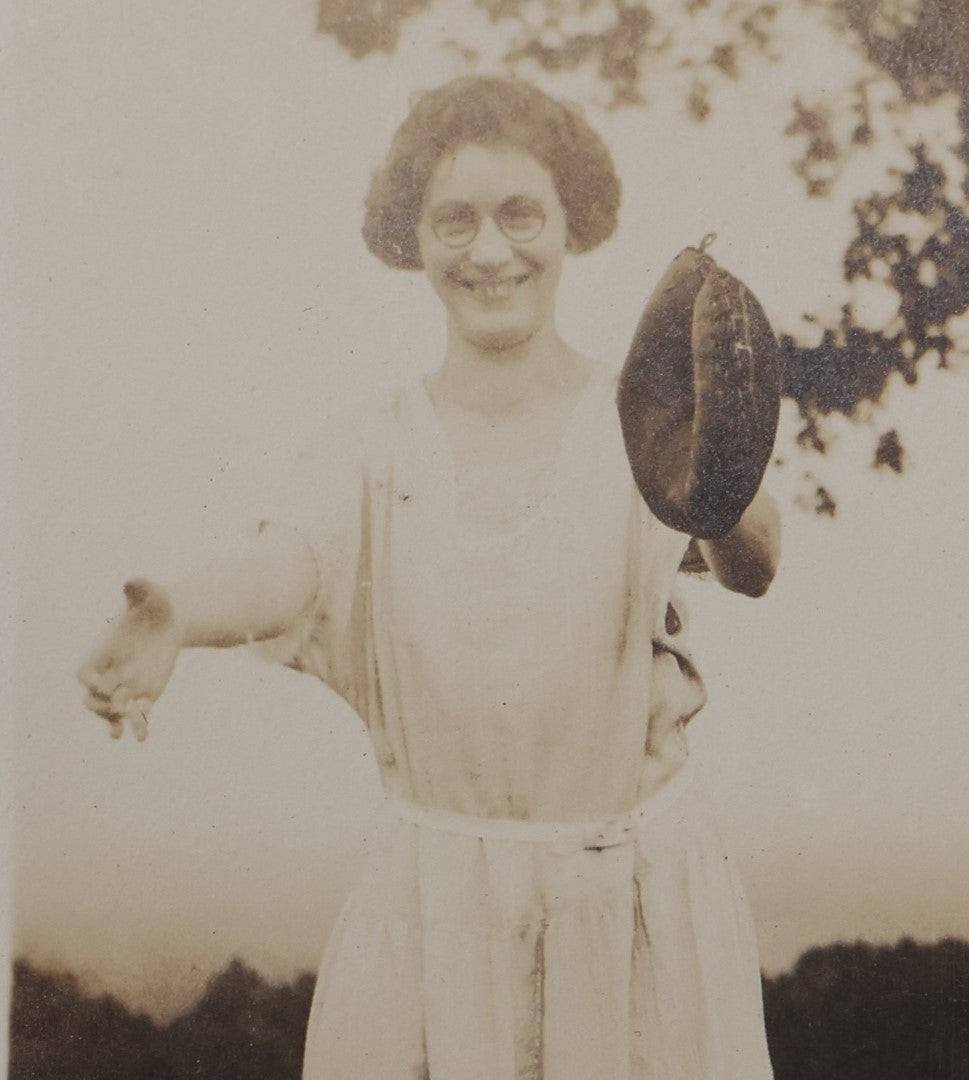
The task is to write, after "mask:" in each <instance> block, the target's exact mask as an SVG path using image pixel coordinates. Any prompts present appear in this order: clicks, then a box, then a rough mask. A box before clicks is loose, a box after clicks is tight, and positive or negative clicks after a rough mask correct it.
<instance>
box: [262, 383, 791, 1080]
mask: <svg viewBox="0 0 969 1080" xmlns="http://www.w3.org/2000/svg"><path fill="white" fill-rule="evenodd" d="M614 397H615V383H614V380H612V379H611V378H610V377H609V376H608V375H604V374H597V375H596V376H595V377H594V378H593V379H592V380H591V381H590V384H589V386H588V388H587V389H586V391H585V392H584V394H583V395H582V397H581V399H580V400H579V402H578V404H577V405H576V406H575V408H574V411H573V414H572V416H571V419H570V423H569V426H568V429H567V432H566V435H565V438H564V439H563V441H562V444H561V446H560V447H559V452H558V456H557V464H556V467H555V469H554V474H553V475H552V476H550V477H549V495H548V497H547V498H545V499H543V500H541V501H540V502H539V503H538V504H537V505H536V506H535V507H534V508H533V509H532V510H531V511H530V512H529V513H528V514H525V515H518V516H516V517H515V519H514V520H513V521H503V522H499V523H494V526H493V527H490V528H489V527H482V522H481V520H480V517H479V516H476V517H474V518H471V517H469V516H468V515H466V514H465V513H464V509H463V507H464V504H463V500H462V499H461V498H459V484H458V480H457V477H456V475H455V473H456V470H455V463H454V460H453V456H452V455H451V452H450V447H449V444H448V441H447V438H446V436H445V433H444V431H443V429H442V427H441V425H440V423H439V422H438V419H437V416H436V413H435V411H434V407H433V405H432V403H431V401H430V398H429V396H428V394H427V392H426V389H425V387H424V386H423V385H422V384H418V385H416V386H413V387H410V388H408V389H406V390H403V391H401V392H399V393H398V394H396V395H394V396H393V398H392V399H391V400H390V401H389V402H388V403H387V404H386V406H384V407H382V408H380V409H377V410H375V411H374V412H373V413H372V414H371V416H370V417H369V419H368V420H367V421H365V422H359V421H358V422H357V423H356V424H355V427H356V429H357V434H358V435H359V438H356V439H347V440H346V441H345V442H344V443H342V444H341V445H340V446H339V447H338V448H337V449H336V450H335V451H334V450H330V451H322V452H321V453H320V455H319V465H318V468H317V469H316V471H314V470H313V469H312V468H311V469H310V471H309V473H308V474H306V476H305V477H304V479H303V481H302V483H301V484H299V485H297V488H296V490H295V492H294V496H293V498H292V500H291V501H290V503H289V505H290V507H291V508H292V512H291V513H290V514H284V516H286V517H288V520H289V521H290V523H291V524H293V525H295V526H296V527H297V528H299V529H300V530H301V531H302V532H303V534H304V535H305V536H306V537H307V539H309V541H310V542H311V543H312V544H313V547H314V550H315V551H316V552H317V559H318V562H319V565H320V567H321V576H320V589H319V595H318V598H317V603H316V605H315V607H314V609H313V610H312V611H309V612H307V616H306V619H305V620H304V622H303V623H302V625H301V626H300V627H298V628H296V629H295V630H294V633H293V634H292V635H290V636H289V638H288V639H284V640H281V641H277V642H276V643H274V645H273V647H272V648H273V650H274V655H275V656H276V658H277V659H279V660H281V661H282V662H284V663H289V664H291V665H292V666H295V667H298V668H300V669H302V670H306V671H310V672H312V673H314V674H316V675H317V676H319V677H320V678H321V679H323V680H324V681H325V682H326V683H327V684H328V685H329V686H331V687H332V688H333V689H335V690H336V691H337V692H338V693H339V694H341V695H342V696H343V697H344V698H345V699H346V700H347V701H348V702H349V703H350V704H351V706H352V707H353V708H354V709H355V710H356V711H357V713H358V714H359V715H360V716H361V718H362V720H363V721H364V723H365V724H366V726H367V729H368V732H369V735H370V739H371V741H372V743H373V746H374V748H375V752H376V757H377V760H378V763H379V766H380V771H381V778H382V782H383V785H384V788H385V790H386V792H387V793H388V797H389V798H388V805H389V807H390V808H391V812H389V813H388V818H389V820H388V824H387V829H386V841H385V843H384V845H383V846H382V848H381V850H380V851H379V852H378V853H377V854H376V856H375V858H374V860H373V865H372V866H371V867H370V869H369V871H368V873H367V874H366V875H365V876H364V878H363V880H362V881H361V882H360V884H359V885H358V886H357V887H356V889H355V890H354V892H353V894H352V896H351V898H350V900H349V901H348V903H347V906H346V908H345V910H344V912H343V914H342V916H341V918H340V920H339V922H338V925H337V927H336V929H335V930H334V933H333V935H332V937H331V940H330V942H329V945H328V947H327V951H326V956H325V958H324V961H323V965H322V968H321V972H320V977H319V980H318V985H317V990H316V994H315V997H314V1004H313V1010H312V1013H311V1017H310V1023H309V1030H308V1040H307V1050H306V1059H305V1066H304V1077H305V1080H355V1078H360V1080H364V1078H365V1080H400V1078H402V1077H411V1078H425V1080H427V1078H429V1080H509V1078H516V1080H597V1078H601V1080H768V1078H769V1077H770V1076H771V1071H770V1063H769V1060H768V1056H767V1050H766V1044H765V1039H764V1032H763V1016H762V1009H761V999H760V974H759V970H758V963H757V951H756V945H755V940H754V934H753V928H752V924H751V920H750V915H749V912H748V909H747V905H746V901H745V899H744V897H743V894H742V892H741V891H740V888H739V885H738V882H737V880H736V878H735V876H734V874H733V870H732V867H731V865H730V863H729V862H728V861H727V860H725V858H724V855H723V850H722V846H721V844H720V842H719V839H718V837H717V835H716V830H715V828H714V826H713V824H712V818H711V816H710V814H709V812H708V810H707V808H706V803H705V801H704V798H703V794H702V785H700V784H699V783H698V780H697V778H696V777H694V776H693V775H692V770H691V769H690V767H689V766H688V765H686V761H687V756H688V755H687V740H686V735H685V730H684V728H685V724H686V722H687V721H688V720H689V718H690V717H691V716H692V715H693V714H694V713H695V712H696V711H697V710H698V709H699V708H700V707H702V705H703V702H704V701H705V690H704V687H703V683H702V680H701V678H700V676H699V673H698V672H697V670H696V667H695V665H694V664H693V661H692V659H691V658H690V655H689V652H688V649H687V647H686V644H685V640H686V633H685V621H686V620H685V613H684V612H683V609H682V605H681V604H680V603H679V601H678V600H676V599H675V598H674V596H673V592H674V585H675V580H676V575H677V570H678V567H679V565H680V562H681V560H682V558H683V555H684V552H685V550H686V546H687V543H688V538H687V537H685V536H682V535H680V534H678V533H675V532H673V531H671V530H669V529H667V528H666V527H665V526H663V525H661V524H660V523H659V522H658V521H657V520H656V519H655V518H653V517H652V515H651V514H650V513H649V511H648V510H647V509H646V507H645V506H644V504H643V503H642V500H641V499H640V498H639V496H638V493H637V492H636V490H635V487H634V485H633V482H632V478H631V476H630V473H629V467H628V464H627V462H626V459H625V451H624V448H623V444H622V437H621V432H620V430H619V423H618V419H617V416H616V410H615V402H614ZM334 471H337V472H339V473H340V474H341V477H340V478H339V479H337V480H336V481H334V479H333V474H334ZM671 603H672V605H673V608H674V610H675V612H676V613H677V618H676V619H675V620H670V619H669V618H668V612H669V608H670V605H671Z"/></svg>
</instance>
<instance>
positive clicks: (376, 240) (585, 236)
mask: <svg viewBox="0 0 969 1080" xmlns="http://www.w3.org/2000/svg"><path fill="white" fill-rule="evenodd" d="M468 143H476V144H478V145H484V146H489V145H494V144H496V143H508V144H510V145H512V146H516V147H519V148H520V149H522V150H525V151H527V152H528V153H529V154H531V155H532V156H533V157H534V158H536V159H537V160H538V161H539V162H540V163H541V164H542V165H543V166H544V167H545V168H546V169H547V170H548V171H549V173H550V174H551V177H552V180H553V182H554V184H555V190H556V191H557V192H558V196H559V200H560V201H561V203H562V207H563V209H564V210H565V220H566V223H567V225H568V230H569V238H570V250H571V251H575V252H580V251H589V250H591V249H592V248H594V247H597V246H598V245H599V244H601V243H602V242H603V241H604V240H606V239H608V237H609V236H611V235H612V232H613V230H614V229H615V227H616V221H617V217H618V213H619V197H620V184H619V177H618V176H617V175H616V170H615V166H614V165H613V161H612V156H611V155H610V153H609V151H608V149H607V148H606V145H605V143H604V142H603V141H602V139H601V138H600V137H599V135H597V134H596V132H595V131H593V130H592V128H591V127H590V126H589V124H588V123H587V122H586V120H585V119H584V118H583V117H582V116H581V115H580V114H579V112H578V111H577V110H576V109H573V108H571V107H569V106H568V105H565V104H563V103H562V102H561V101H557V100H556V99H555V98H552V97H549V96H548V95H547V94H545V93H543V92H542V91H541V90H539V89H538V88H537V87H535V86H532V85H531V84H530V83H527V82H524V81H522V80H519V79H503V78H493V77H480V76H470V77H465V78H459V79H454V80H452V81H451V82H448V83H445V84H444V85H443V86H439V87H437V88H436V89H434V90H430V91H428V92H427V93H425V94H422V95H421V96H420V97H419V98H418V99H417V101H416V102H415V103H414V105H413V106H412V108H411V111H410V114H409V115H408V117H407V119H406V120H405V121H404V122H403V124H401V126H400V127H399V128H398V130H397V133H396V135H395V136H394V139H393V141H392V143H391V145H390V150H389V152H388V155H387V160H386V162H385V164H384V166H383V168H382V169H380V170H379V171H378V172H377V173H376V174H375V175H374V178H373V181H372V183H371V185H370V191H369V193H368V195H367V200H366V214H365V217H364V225H363V236H364V239H365V240H366V242H367V247H368V248H369V249H370V250H371V251H372V252H373V254H374V255H376V256H377V258H379V259H381V260H382V261H383V262H385V263H386V264H387V265H388V266H392V267H397V268H400V269H404V270H419V269H421V267H422V265H423V263H422V261H421V254H420V249H419V247H418V243H417V220H418V218H419V216H420V213H421V206H422V204H423V201H424V191H425V189H426V187H427V184H428V181H429V180H430V178H431V174H432V172H433V171H434V167H435V166H436V165H437V163H438V161H439V160H440V159H441V158H442V157H443V156H444V155H445V154H451V153H454V152H455V151H456V150H458V149H459V148H460V147H461V146H464V145H467V144H468Z"/></svg>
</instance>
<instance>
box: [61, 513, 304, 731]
mask: <svg viewBox="0 0 969 1080" xmlns="http://www.w3.org/2000/svg"><path fill="white" fill-rule="evenodd" d="M317 576H318V575H317V566H316V559H315V557H314V555H313V552H312V551H311V549H310V547H309V545H308V544H306V542H305V541H304V540H303V539H302V538H301V537H300V536H299V534H298V533H296V532H294V531H292V530H290V529H287V528H285V527H281V526H268V525H265V524H264V525H260V527H259V529H258V530H256V531H254V535H252V536H250V537H248V538H245V539H244V540H243V541H242V542H240V543H236V544H234V545H232V552H231V554H227V555H226V556H225V557H223V558H220V559H216V560H213V561H212V562H209V563H207V564H206V565H204V566H202V567H200V568H199V569H198V570H196V571H194V572H192V573H190V574H188V575H187V576H185V577H183V578H181V579H180V580H179V581H177V582H175V583H174V584H173V585H171V586H169V587H167V588H166V587H165V586H162V585H159V584H156V583H154V582H151V581H148V580H146V579H143V578H139V579H136V580H134V581H129V582H128V583H127V584H126V585H125V588H124V592H125V598H126V606H125V608H124V610H123V611H122V612H121V613H120V614H119V615H118V616H117V617H116V618H115V619H113V620H112V622H111V625H110V626H109V629H108V631H107V633H106V634H105V636H104V638H103V639H102V641H101V642H100V644H99V645H98V646H97V647H96V648H95V649H94V651H93V652H92V653H91V654H90V655H89V656H88V658H87V659H86V660H85V662H84V663H83V664H82V665H81V668H80V670H79V671H78V678H79V679H80V681H81V682H82V683H83V684H84V686H85V687H86V688H87V691H88V694H87V698H86V699H85V704H86V705H87V707H88V708H89V709H91V710H92V712H95V713H97V714H98V716H102V717H104V719H106V720H107V721H108V722H109V723H110V725H111V733H112V734H113V735H114V736H115V737H117V736H119V735H120V734H121V732H122V729H123V721H124V719H128V720H129V722H130V723H131V724H132V727H133V728H134V730H135V734H136V735H137V736H138V737H139V738H144V737H145V735H146V734H147V730H148V728H147V718H148V711H149V710H150V709H151V707H152V706H153V705H154V703H155V701H157V700H158V698H159V697H160V696H161V694H162V691H163V690H164V689H165V686H166V685H167V683H168V680H169V678H170V677H171V674H172V671H173V670H174V667H175V662H176V660H177V659H178V654H179V652H180V651H181V650H182V649H183V648H188V647H193V646H215V647H228V646H232V645H241V644H243V643H245V642H249V641H260V640H265V639H266V638H271V637H275V636H277V635H278V634H281V633H283V632H284V631H285V630H286V629H287V628H288V627H290V626H291V625H292V624H293V623H294V622H295V621H296V620H297V619H298V618H299V617H300V616H301V615H302V614H303V613H304V612H305V611H306V609H307V608H308V607H309V605H310V604H311V603H312V602H313V600H314V598H315V596H316V589H317Z"/></svg>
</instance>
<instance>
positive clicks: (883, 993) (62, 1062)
mask: <svg viewBox="0 0 969 1080" xmlns="http://www.w3.org/2000/svg"><path fill="white" fill-rule="evenodd" d="M312 991H313V976H311V975H309V974H303V975H300V976H299V977H298V978H297V979H296V980H295V981H294V982H293V983H291V984H287V985H273V984H270V983H268V982H266V980H264V979H263V978H262V976H261V975H259V974H258V973H257V972H255V971H253V970H252V969H251V968H249V967H247V966H246V965H245V964H244V963H242V962H241V961H239V960H233V961H232V962H231V963H230V964H229V965H228V966H227V967H226V968H225V969H224V970H223V971H221V972H220V973H219V974H217V975H214V976H213V977H212V978H211V979H210V980H209V983H208V985H207V987H206V989H205V992H204V993H203V995H202V997H201V999H200V1000H199V1001H198V1002H197V1003H196V1005H195V1006H194V1007H193V1008H192V1009H191V1010H190V1011H189V1012H186V1013H184V1014H183V1015H182V1016H180V1017H178V1018H176V1019H175V1020H173V1021H172V1022H171V1023H168V1024H162V1025H159V1024H156V1023H155V1022H154V1021H153V1020H151V1019H150V1018H149V1017H147V1016H144V1015H140V1014H134V1013H131V1012H129V1011H128V1009H127V1008H125V1006H124V1005H122V1004H121V1003H120V1002H118V1001H117V1000H116V999H115V998H113V997H110V996H91V995H89V994H87V993H85V992H84V991H83V990H82V988H81V986H80V983H79V982H78V980H77V979H76V978H75V976H73V975H71V974H67V973H54V972H47V971H40V970H38V969H36V968H34V967H33V966H32V965H31V964H29V963H28V962H27V961H24V960H21V961H19V962H18V963H17V965H16V969H15V973H14V997H13V1010H12V1017H11V1046H12V1050H11V1062H10V1080H55V1078H56V1080H67V1078H70V1080H188V1078H193V1080H201V1078H205V1080H299V1075H300V1062H301V1058H302V1050H303V1037H304V1032H305V1029H306V1022H307V1017H308V1015H309V1008H310V999H311V997H312ZM764 1007H765V1014H766V1019H767V1033H768V1040H769V1042H770V1048H771V1057H772V1059H773V1062H774V1070H775V1076H776V1080H965V1078H967V1077H969V943H967V942H964V941H958V940H953V939H946V940H944V941H941V942H938V943H937V944H934V945H920V944H916V943H915V942H913V941H910V940H907V939H906V940H902V941H900V942H899V943H898V944H897V945H894V946H874V945H869V944H865V943H863V942H857V943H855V944H850V945H849V944H836V945H828V946H824V947H822V948H816V949H811V950H810V951H808V952H806V953H805V954H804V955H803V956H802V957H801V958H800V960H798V962H797V964H796V965H795V966H794V968H793V969H792V970H791V971H789V972H787V973H785V974H783V975H778V976H776V977H775V978H768V979H765V980H764ZM375 1022H378V1023H379V1018H375Z"/></svg>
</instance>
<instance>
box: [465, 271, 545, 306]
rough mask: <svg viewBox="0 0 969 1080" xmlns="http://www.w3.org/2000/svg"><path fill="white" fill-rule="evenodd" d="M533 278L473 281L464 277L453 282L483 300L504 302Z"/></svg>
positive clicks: (528, 276) (527, 276) (515, 276)
mask: <svg viewBox="0 0 969 1080" xmlns="http://www.w3.org/2000/svg"><path fill="white" fill-rule="evenodd" d="M531 276H532V275H531V274H530V273H526V274H515V275H513V276H512V277H506V278H501V279H499V280H495V279H494V278H483V279H481V280H473V279H469V278H462V277H455V278H454V279H453V280H454V282H455V284H456V285H458V286H459V287H460V288H462V289H464V290H465V291H466V292H470V293H472V294H473V295H475V296H479V297H481V299H483V300H503V299H504V298H506V297H508V296H511V294H512V293H513V292H514V291H515V289H517V288H518V287H519V286H520V285H524V284H525V282H526V281H528V280H529V279H530V278H531Z"/></svg>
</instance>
